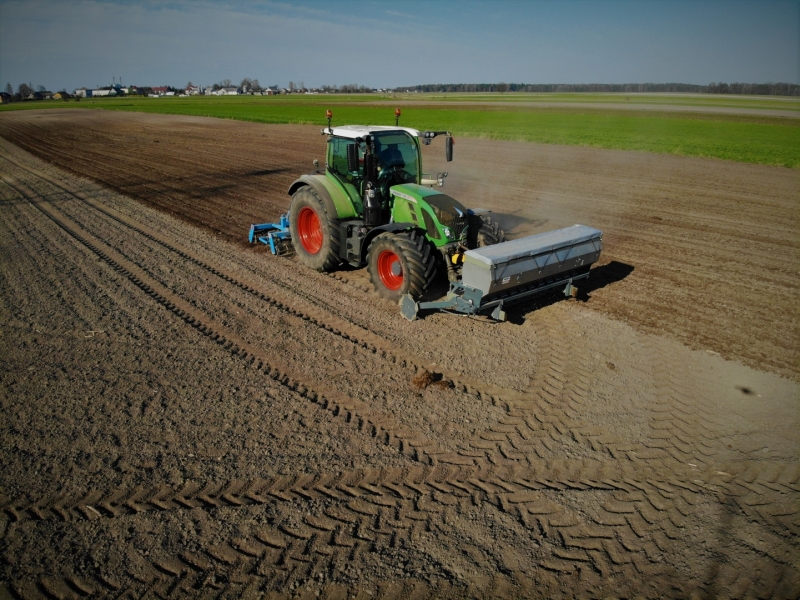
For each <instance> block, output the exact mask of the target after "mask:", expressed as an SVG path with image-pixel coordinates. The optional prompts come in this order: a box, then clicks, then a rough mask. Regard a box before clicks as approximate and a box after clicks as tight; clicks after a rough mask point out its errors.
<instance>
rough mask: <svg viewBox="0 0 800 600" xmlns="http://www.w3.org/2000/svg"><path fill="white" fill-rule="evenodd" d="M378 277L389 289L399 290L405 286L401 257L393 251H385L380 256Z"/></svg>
mask: <svg viewBox="0 0 800 600" xmlns="http://www.w3.org/2000/svg"><path fill="white" fill-rule="evenodd" d="M378 276H379V277H380V278H381V282H382V283H383V285H384V286H386V288H387V289H389V290H392V291H395V290H399V289H400V286H401V285H403V263H401V262H400V257H399V256H397V254H395V253H394V252H392V251H391V250H384V251H383V252H381V253H380V254H379V255H378Z"/></svg>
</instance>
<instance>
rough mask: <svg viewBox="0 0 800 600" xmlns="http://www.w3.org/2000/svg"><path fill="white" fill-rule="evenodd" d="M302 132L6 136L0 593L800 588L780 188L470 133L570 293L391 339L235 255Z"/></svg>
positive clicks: (305, 274) (783, 187)
mask: <svg viewBox="0 0 800 600" xmlns="http://www.w3.org/2000/svg"><path fill="white" fill-rule="evenodd" d="M324 150H325V140H324V137H323V136H320V135H319V128H318V127H298V126H267V125H258V124H252V123H239V122H233V121H220V120H213V119H202V118H189V117H174V116H159V115H143V114H135V113H107V112H102V111H77V110H71V111H58V110H53V111H25V113H22V112H19V113H6V114H3V115H0V210H2V219H0V290H1V291H0V332H1V337H0V464H2V466H3V468H2V470H0V510H2V513H0V597H6V596H11V597H21V598H38V597H55V598H70V597H126V598H127V597H141V596H151V597H152V596H156V597H178V596H186V597H196V596H207V597H226V598H227V597H263V596H267V597H299V598H314V597H331V598H346V597H347V598H349V597H358V598H369V597H373V598H375V597H380V598H441V597H453V598H461V597H519V598H523V597H537V596H543V597H558V596H561V597H574V596H590V597H598V596H625V597H631V596H636V595H640V596H645V597H681V598H683V597H689V596H693V595H695V596H701V597H745V596H748V597H780V598H795V597H797V596H798V595H800V461H798V458H800V456H799V455H800V449H799V448H798V442H799V441H800V433H798V432H799V431H800V411H798V406H799V404H798V403H800V386H799V385H798V379H800V358H799V354H798V339H800V325H799V324H798V305H797V301H796V293H797V291H798V287H799V284H798V281H799V280H798V265H800V235H799V233H800V223H798V221H799V220H800V214H799V212H800V211H799V209H798V202H797V197H798V181H799V180H798V173H797V172H796V171H792V170H789V169H783V168H772V167H764V166H754V165H745V164H738V163H728V162H723V161H716V160H707V159H687V158H680V157H672V156H657V155H649V154H642V153H632V152H617V151H602V150H592V149H582V148H567V147H557V146H540V145H535V144H523V143H519V144H517V143H510V142H489V141H482V140H466V139H464V140H462V139H458V140H457V144H456V159H455V161H454V162H453V163H446V162H445V161H444V158H443V155H444V151H443V148H442V147H441V145H438V146H437V145H436V142H434V144H433V145H432V146H431V147H426V148H425V156H424V160H425V161H426V166H427V168H426V170H430V171H432V172H436V171H437V170H448V171H449V177H448V179H447V184H446V187H445V191H447V193H449V194H450V195H452V196H454V197H456V198H459V199H461V200H462V201H463V202H464V203H465V204H467V205H468V206H476V207H477V206H481V207H485V208H489V209H491V210H493V211H494V214H495V216H496V218H497V219H498V220H499V221H500V223H501V224H502V225H503V227H504V228H505V229H506V231H507V233H508V237H510V238H516V237H520V236H522V235H526V234H529V233H536V232H540V231H545V230H548V229H554V228H557V227H562V226H567V225H571V224H573V223H576V222H579V223H584V224H587V225H591V226H594V227H597V228H599V229H602V230H603V231H604V244H605V250H604V253H603V258H602V260H601V263H600V264H599V265H597V266H596V267H595V268H594V269H593V272H592V276H591V277H590V279H589V281H588V282H586V283H585V284H584V285H582V286H581V295H580V296H579V298H578V299H577V300H569V301H566V300H560V299H558V297H557V296H554V297H552V298H544V299H540V300H538V301H536V302H533V303H530V304H527V305H524V306H521V307H519V308H517V309H516V310H514V311H512V312H511V313H510V316H511V319H510V320H509V321H508V322H505V323H494V322H491V321H488V320H484V319H474V318H462V317H457V316H454V315H448V314H432V315H427V316H426V317H425V318H424V319H421V320H417V321H415V322H408V321H406V320H404V319H403V318H402V317H401V316H400V314H399V310H398V309H397V307H394V306H391V305H387V304H385V303H382V302H381V301H379V300H378V299H377V298H376V296H374V295H373V294H371V293H369V288H370V286H369V282H368V280H367V279H366V276H365V273H364V272H363V271H342V272H339V273H335V274H331V275H324V274H319V273H315V272H310V271H308V270H306V269H304V268H302V267H301V266H300V265H299V264H298V263H297V262H296V261H295V260H294V259H293V258H292V257H291V256H289V257H278V258H276V257H272V256H271V255H270V254H269V252H268V250H267V249H266V248H265V247H261V248H255V247H249V246H247V245H246V243H245V242H244V239H245V237H246V232H247V228H248V226H249V225H250V223H253V222H263V221H268V220H275V219H276V218H277V217H278V215H279V214H280V213H281V212H283V211H285V209H286V206H287V204H288V199H289V198H288V196H287V195H286V190H287V188H288V187H289V184H290V183H291V181H293V180H294V179H295V178H296V177H298V176H299V175H300V174H302V173H304V172H308V171H309V170H311V160H312V159H314V158H319V159H321V160H322V159H323V158H324V156H323V155H324Z"/></svg>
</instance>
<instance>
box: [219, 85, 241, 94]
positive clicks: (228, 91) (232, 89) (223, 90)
mask: <svg viewBox="0 0 800 600" xmlns="http://www.w3.org/2000/svg"><path fill="white" fill-rule="evenodd" d="M240 93H241V91H240V90H239V88H235V87H225V88H220V90H219V95H220V96H238V95H239V94H240Z"/></svg>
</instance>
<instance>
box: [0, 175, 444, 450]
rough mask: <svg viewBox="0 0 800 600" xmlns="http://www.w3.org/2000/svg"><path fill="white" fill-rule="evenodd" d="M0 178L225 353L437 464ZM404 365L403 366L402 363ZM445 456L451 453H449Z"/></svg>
mask: <svg viewBox="0 0 800 600" xmlns="http://www.w3.org/2000/svg"><path fill="white" fill-rule="evenodd" d="M0 179H2V181H3V182H4V183H5V184H6V185H8V186H9V187H11V188H13V189H14V190H16V191H17V193H19V194H20V195H21V196H22V197H23V198H25V199H26V200H28V201H29V202H30V203H31V205H32V206H34V207H35V208H37V209H38V210H39V211H40V212H41V213H42V214H43V215H44V216H46V217H47V218H48V219H50V220H51V221H52V222H53V223H54V224H56V225H57V226H58V227H59V228H61V229H62V230H63V231H64V232H65V233H67V234H68V235H69V236H70V237H72V238H73V239H74V240H75V241H77V242H78V243H79V244H81V245H82V246H84V247H86V248H87V249H88V250H89V251H90V252H92V253H93V254H94V255H96V256H97V257H98V258H99V259H100V260H102V261H103V262H105V263H106V264H108V265H109V267H110V268H112V269H113V270H114V271H115V272H116V273H118V274H119V275H121V276H123V277H125V278H127V279H128V280H129V281H130V282H131V283H133V284H134V285H135V286H136V287H138V288H139V289H140V290H141V291H143V292H144V293H145V294H147V295H148V296H149V297H150V298H151V299H152V300H154V301H155V302H156V303H158V304H160V305H161V306H163V307H164V308H166V309H167V310H168V311H170V312H171V313H173V314H174V315H175V316H177V317H178V318H179V319H181V320H182V321H183V322H184V323H186V324H187V325H188V326H190V327H192V328H194V329H195V330H196V331H198V332H199V333H200V334H202V335H204V336H206V337H207V338H209V339H211V340H213V341H214V342H216V343H217V344H219V345H220V346H221V347H223V348H224V349H225V350H228V351H229V352H230V353H231V354H232V355H233V356H234V357H237V358H239V359H240V360H244V361H245V362H246V363H248V364H250V365H252V366H254V367H255V368H256V369H258V370H260V371H262V372H263V373H264V374H265V375H267V376H268V377H270V378H271V379H273V380H274V381H275V382H277V383H279V384H280V385H282V386H283V387H285V388H287V389H288V390H290V391H292V392H294V393H296V394H298V395H299V396H300V397H302V398H303V399H305V400H308V401H311V402H314V403H316V404H318V405H320V406H321V407H322V408H324V409H325V410H326V411H328V413H329V414H330V415H331V416H334V417H340V418H344V419H345V420H346V421H347V422H352V423H353V424H354V425H355V426H356V427H358V428H359V429H365V430H367V431H369V432H370V434H371V435H372V436H373V437H375V438H377V439H379V440H381V441H382V442H384V443H386V444H387V445H391V446H393V447H396V448H397V449H398V451H399V452H400V453H401V454H404V455H406V456H408V457H410V458H412V459H413V460H417V461H420V462H428V463H432V462H433V461H434V460H435V459H434V456H435V454H436V453H435V452H434V453H432V454H429V452H428V448H435V444H434V443H433V442H431V441H430V440H427V439H425V438H421V437H420V436H418V435H415V434H412V433H411V432H409V431H407V430H406V428H404V427H403V426H402V425H398V424H395V423H393V422H392V421H390V420H389V419H388V418H387V417H386V416H385V415H382V414H376V413H375V411H373V410H371V409H370V408H369V406H368V405H367V404H366V403H364V402H361V401H360V400H357V399H354V398H348V397H341V396H338V395H334V396H332V395H331V394H328V395H327V396H326V395H323V394H322V393H320V392H318V391H316V390H314V389H312V388H310V387H309V386H307V385H305V384H304V383H303V382H302V380H301V379H300V378H299V377H298V376H297V375H296V374H295V373H293V372H292V370H291V369H290V368H289V367H287V366H286V365H283V364H280V363H277V362H276V361H275V360H274V357H273V358H270V359H268V358H267V356H266V355H265V354H264V353H263V352H261V351H260V350H259V349H257V348H253V347H252V345H250V344H248V343H247V342H245V341H243V340H241V339H240V338H238V336H236V335H235V334H233V333H231V332H229V331H226V330H225V329H224V328H223V327H220V326H219V325H216V324H214V325H212V324H210V323H208V322H207V321H206V320H205V319H204V318H203V317H202V316H201V314H200V311H198V310H197V309H195V308H194V307H192V306H191V305H190V304H188V303H187V302H186V301H184V300H182V299H181V298H179V297H178V296H177V295H175V294H173V293H172V292H171V291H169V290H168V289H166V288H164V287H163V286H162V285H161V284H160V283H158V282H157V281H155V280H153V279H152V278H150V277H149V276H148V275H147V274H146V273H145V272H144V271H143V270H142V269H141V268H140V267H138V266H136V265H134V264H132V263H130V262H129V261H128V260H127V259H125V258H124V257H123V256H122V255H120V254H119V253H117V252H116V251H115V250H113V249H111V248H109V247H107V246H105V244H103V243H102V242H101V241H99V240H97V239H96V238H94V237H93V236H92V237H91V238H90V237H89V235H88V234H86V235H81V234H79V233H78V232H76V231H75V230H74V229H73V228H71V227H70V226H69V225H68V224H66V223H65V222H64V220H63V219H61V218H59V216H58V212H57V211H56V210H55V209H54V208H52V207H48V208H47V209H45V208H44V206H43V204H44V203H42V202H36V201H35V200H34V198H35V197H36V194H35V192H33V191H32V190H31V191H30V192H26V191H25V190H24V189H23V187H22V185H19V184H16V183H15V182H14V181H13V180H12V179H11V178H10V177H8V176H6V175H0ZM401 366H402V365H401ZM440 454H445V453H444V452H442V453H440Z"/></svg>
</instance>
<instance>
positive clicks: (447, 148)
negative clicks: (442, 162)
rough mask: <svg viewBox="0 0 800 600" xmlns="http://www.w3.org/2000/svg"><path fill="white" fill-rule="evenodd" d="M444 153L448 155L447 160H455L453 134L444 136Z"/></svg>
mask: <svg viewBox="0 0 800 600" xmlns="http://www.w3.org/2000/svg"><path fill="white" fill-rule="evenodd" d="M444 153H445V156H446V157H447V162H451V161H452V160H453V136H452V135H448V136H447V137H446V138H444Z"/></svg>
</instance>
